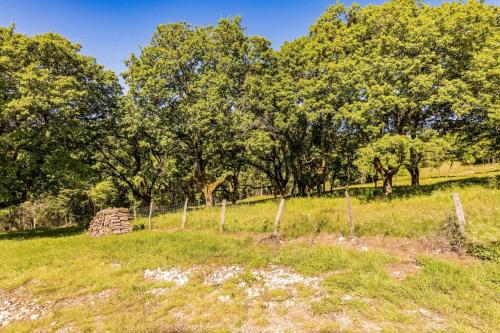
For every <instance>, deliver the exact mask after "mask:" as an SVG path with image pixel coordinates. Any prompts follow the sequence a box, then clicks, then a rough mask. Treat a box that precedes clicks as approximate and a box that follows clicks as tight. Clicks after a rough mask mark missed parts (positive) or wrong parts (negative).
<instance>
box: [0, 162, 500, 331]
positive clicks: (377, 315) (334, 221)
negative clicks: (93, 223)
mask: <svg viewBox="0 0 500 333" xmlns="http://www.w3.org/2000/svg"><path fill="white" fill-rule="evenodd" d="M457 170H458V171H457ZM470 170H472V171H473V172H474V173H470V172H469V171H470ZM425 172H426V173H427V174H426V176H427V177H428V178H426V179H423V186H422V189H420V190H419V191H417V192H414V191H412V190H411V189H409V188H407V187H404V186H403V184H401V185H402V186H401V187H399V188H397V189H396V193H395V198H393V199H391V200H389V201H386V200H383V199H379V198H378V196H377V195H375V194H373V193H372V192H373V191H372V190H371V189H370V188H367V187H365V188H363V187H360V188H354V189H352V202H353V213H354V218H355V223H356V233H357V235H358V236H363V237H361V238H360V243H359V244H358V245H357V246H350V244H351V242H349V241H348V240H344V241H336V242H332V243H328V242H319V241H318V242H309V241H308V239H309V238H310V237H312V236H315V235H317V236H318V239H319V238H320V236H323V237H332V238H333V239H340V238H338V237H340V235H341V234H345V233H346V231H347V229H346V225H345V224H346V223H345V201H344V199H343V197H340V196H339V194H335V193H334V194H331V195H327V196H322V197H314V198H300V199H299V198H297V199H291V200H288V201H287V203H286V207H285V211H284V214H283V220H282V228H281V233H282V235H283V239H284V241H282V242H281V243H276V242H270V241H265V242H260V241H259V238H261V237H262V236H263V235H262V234H261V233H262V232H268V231H270V229H271V228H272V226H271V224H272V221H273V218H274V213H275V210H276V206H277V204H276V202H275V201H272V200H271V201H265V202H261V203H255V204H249V205H248V206H241V207H236V208H228V210H227V213H226V225H227V232H225V233H224V234H219V233H218V220H219V213H220V211H219V208H213V209H207V210H200V211H197V212H191V213H190V214H189V216H188V224H187V228H186V230H183V231H180V230H178V226H179V224H180V215H179V214H169V215H165V216H160V217H156V218H155V219H154V220H153V226H154V227H155V229H153V230H143V231H136V232H133V233H130V234H126V235H119V236H106V237H101V238H91V237H89V236H88V235H87V234H86V233H84V232H83V231H82V230H81V229H79V228H77V227H73V228H66V229H53V230H43V229H39V230H35V231H27V232H15V233H3V234H0V316H2V315H5V314H2V311H10V312H13V311H20V312H21V313H22V310H21V309H22V308H23V307H25V308H27V309H28V310H29V311H31V312H29V311H28V314H27V315H24V317H23V315H21V316H20V318H19V320H10V322H9V323H8V324H4V326H3V327H2V326H1V325H2V319H1V317H0V331H2V332H3V331H5V332H33V331H35V332H381V331H383V332H401V331H407V332H435V331H437V332H439V331H448V332H498V331H500V324H499V322H498V318H500V301H499V298H498V295H499V293H500V287H499V286H500V273H499V272H500V262H499V261H498V260H478V259H475V258H472V257H471V256H467V255H464V256H458V255H452V254H450V253H449V254H445V253H434V252H424V251H413V252H412V251H410V252H411V253H410V252H408V253H407V252H405V249H406V248H398V249H397V251H392V250H391V249H390V248H389V247H387V249H385V247H384V246H387V245H388V244H389V243H390V241H395V240H398V241H399V242H400V243H404V244H406V243H408V242H409V243H411V244H420V243H419V242H420V240H421V238H423V237H428V236H430V235H433V234H435V233H438V232H439V231H440V230H441V227H442V225H443V224H444V221H445V220H446V218H447V217H448V216H450V215H452V214H453V204H452V202H451V199H450V193H451V191H457V192H459V193H460V196H461V198H462V203H463V205H464V210H465V214H466V218H467V222H468V224H467V232H468V241H469V242H479V243H483V244H493V242H494V241H496V240H498V237H499V229H500V228H499V224H500V221H499V218H498V216H499V206H500V195H499V194H500V193H499V190H498V187H497V186H496V185H495V184H494V181H493V178H492V177H491V176H495V175H497V174H498V167H497V166H494V165H493V166H492V165H489V166H481V167H476V168H469V170H467V168H466V167H461V166H459V167H457V169H452V172H451V173H449V174H448V175H445V176H446V177H442V176H439V177H438V176H436V173H437V172H438V171H434V173H433V172H431V171H428V170H425ZM460 173H462V174H461V175H460ZM437 180H439V181H437ZM398 181H401V182H403V181H404V179H398ZM139 222H140V223H142V222H144V221H139ZM301 236H307V237H301ZM297 237H298V238H299V239H296V238H297ZM365 238H366V240H367V241H368V240H372V241H373V240H379V239H381V240H384V243H383V244H381V246H378V247H377V246H372V245H371V244H373V243H363V242H362V241H361V240H362V239H365ZM386 241H387V242H388V243H387V244H386V243H385V242H386ZM412 242H413V243H412ZM362 245H363V246H362ZM365 245H366V246H365ZM408 251H409V250H408ZM231 267H232V268H231ZM235 267H237V268H235ZM157 268H161V269H162V271H169V270H171V269H172V268H176V270H177V271H179V272H181V273H182V274H184V275H185V276H188V277H189V279H188V281H187V282H186V283H185V284H180V285H176V284H175V283H174V282H172V281H158V280H155V279H150V278H145V271H146V270H148V269H149V270H156V269H157ZM229 268H231V269H233V270H234V269H237V270H238V274H235V275H234V276H230V277H229V278H227V279H224V281H222V282H221V283H220V284H217V285H211V284H207V283H205V282H206V281H207V277H209V276H212V275H213V274H219V275H221V274H220V273H221V272H224V270H225V269H229ZM259 272H260V273H259ZM276 272H278V273H276ZM280 272H281V273H280ZM283 272H285V273H283ZM256 273H258V274H262V276H268V275H271V276H272V277H273V279H274V280H272V282H273V283H275V284H278V287H276V286H275V285H271V286H268V285H267V284H266V283H267V282H268V281H267V282H266V279H265V278H264V279H262V278H261V277H260V276H261V275H258V274H256ZM266 274H267V275H266ZM273 274H274V275H273ZM310 280H311V281H315V282H314V283H309V284H308V283H307V281H310ZM288 281H292V282H293V283H289V284H287V283H288ZM280 283H281V285H280ZM273 286H274V287H273ZM255 290H256V291H258V293H257V294H256V295H253V294H252V293H253V292H254V291H255ZM251 294H252V295H251ZM5 301H8V302H11V303H13V304H17V305H16V306H15V307H14V305H12V306H10V308H9V307H8V306H6V305H4V302H5ZM2 306H3V307H4V308H7V309H8V310H3V309H2ZM32 313H36V314H37V315H36V318H35V317H31V316H33V314H32Z"/></svg>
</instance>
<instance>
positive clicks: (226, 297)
mask: <svg viewBox="0 0 500 333" xmlns="http://www.w3.org/2000/svg"><path fill="white" fill-rule="evenodd" d="M217 299H218V300H219V301H220V302H222V303H226V302H228V301H229V300H230V299H231V296H229V295H222V296H219V297H217Z"/></svg>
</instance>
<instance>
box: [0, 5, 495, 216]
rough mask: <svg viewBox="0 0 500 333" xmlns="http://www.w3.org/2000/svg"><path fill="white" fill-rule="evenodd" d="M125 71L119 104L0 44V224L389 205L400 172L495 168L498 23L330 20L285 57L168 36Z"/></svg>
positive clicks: (58, 56) (63, 56)
mask: <svg viewBox="0 0 500 333" xmlns="http://www.w3.org/2000/svg"><path fill="white" fill-rule="evenodd" d="M297 14H298V15H300V13H297ZM126 66H127V70H126V72H125V73H123V74H122V75H123V77H124V79H125V82H126V84H127V87H128V89H127V90H126V92H124V91H123V90H122V88H121V86H120V85H119V83H118V77H117V75H116V74H115V73H113V72H111V71H108V70H105V69H104V68H103V67H102V66H101V65H99V64H97V63H96V61H95V59H94V58H91V57H88V56H84V55H82V54H81V53H80V46H79V45H77V44H74V43H71V42H70V41H68V40H67V39H65V38H63V37H61V36H60V35H57V34H54V33H46V34H43V35H36V36H33V37H29V36H26V35H23V34H20V33H16V32H15V28H14V26H11V27H0V208H9V209H10V210H11V211H13V209H14V208H16V209H18V210H19V209H21V210H22V214H24V216H28V217H29V218H33V217H35V216H36V215H37V214H45V215H43V216H42V217H41V218H40V219H42V220H43V219H45V220H46V221H53V220H59V221H60V220H61V219H62V216H64V219H65V220H67V219H70V220H71V219H74V216H76V215H84V214H88V213H91V212H93V210H94V209H97V208H101V207H105V206H129V205H135V206H137V205H147V204H149V202H151V201H158V202H162V203H163V204H168V203H174V202H182V201H183V200H184V198H186V197H189V198H191V199H192V200H195V199H200V198H202V199H204V200H205V201H206V203H207V205H209V206H210V205H211V204H212V203H213V201H214V198H215V197H218V198H227V199H229V200H233V201H235V200H237V199H239V198H242V197H244V196H247V195H249V194H250V193H254V192H255V191H256V190H259V189H261V188H264V189H266V191H271V192H272V193H274V194H276V195H287V194H294V195H307V194H308V193H311V192H313V191H314V192H316V191H319V192H321V191H325V190H329V188H330V187H331V186H333V185H334V184H341V185H344V184H348V183H356V182H360V181H366V180H367V179H369V180H374V179H380V180H381V183H382V189H383V193H384V194H385V195H390V193H391V192H392V178H393V176H394V175H395V174H397V173H398V172H399V171H400V170H407V171H408V172H409V174H410V175H411V179H412V184H413V185H414V186H418V184H419V169H420V168H421V167H424V166H433V165H439V164H441V163H442V162H443V161H444V160H451V161H461V162H464V163H475V162H478V161H481V162H483V161H495V160H496V159H498V157H499V151H500V149H499V147H500V129H499V126H500V103H499V92H500V15H499V7H498V6H494V5H487V4H485V3H482V2H478V1H468V2H466V3H460V2H452V3H443V4H442V5H439V6H429V5H427V4H425V3H422V2H421V1H413V0H394V1H390V2H387V3H385V4H382V5H370V6H366V7H360V6H357V5H353V6H352V7H350V8H346V7H344V6H343V5H341V4H338V5H333V6H330V7H329V8H328V9H327V10H326V12H325V13H323V14H322V15H321V16H320V17H319V18H318V20H317V22H316V23H314V24H313V25H312V26H311V27H310V30H309V33H308V34H307V35H306V36H303V37H300V38H297V39H296V40H294V41H291V42H287V43H285V44H284V45H283V46H282V47H281V49H280V50H273V49H272V48H271V45H270V42H269V41H268V40H266V39H265V38H263V37H259V36H248V35H247V34H246V33H245V29H244V28H243V27H242V25H241V19H240V18H239V17H235V18H229V19H221V20H220V21H219V22H218V24H217V25H216V26H206V27H198V26H197V27H194V26H191V25H189V24H188V23H174V24H165V25H160V26H158V27H157V29H156V31H155V32H154V33H153V36H152V38H151V41H150V43H149V44H148V45H146V46H144V47H143V48H142V49H141V52H140V54H137V55H136V54H132V55H131V56H130V57H129V58H128V60H126ZM4 212H5V210H4ZM20 221H22V219H20ZM20 223H21V222H20ZM47 223H48V222H47Z"/></svg>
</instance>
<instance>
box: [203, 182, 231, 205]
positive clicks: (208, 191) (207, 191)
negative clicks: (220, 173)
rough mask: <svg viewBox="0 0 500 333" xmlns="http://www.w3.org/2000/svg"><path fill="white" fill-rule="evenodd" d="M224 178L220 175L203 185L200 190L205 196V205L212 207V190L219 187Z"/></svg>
mask: <svg viewBox="0 0 500 333" xmlns="http://www.w3.org/2000/svg"><path fill="white" fill-rule="evenodd" d="M225 180H226V177H220V178H219V179H217V180H216V181H215V182H213V183H212V184H206V185H204V186H203V188H202V189H201V192H202V193H203V196H204V197H205V201H206V204H207V207H212V206H213V205H214V192H215V191H216V190H217V188H219V186H220V185H222V183H224V181H225Z"/></svg>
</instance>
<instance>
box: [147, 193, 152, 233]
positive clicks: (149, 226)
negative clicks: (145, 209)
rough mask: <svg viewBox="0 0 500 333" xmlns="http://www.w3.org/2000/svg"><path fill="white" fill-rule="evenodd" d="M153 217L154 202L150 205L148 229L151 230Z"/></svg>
mask: <svg viewBox="0 0 500 333" xmlns="http://www.w3.org/2000/svg"><path fill="white" fill-rule="evenodd" d="M152 215H153V200H151V202H150V203H149V218H148V228H149V230H151V216H152Z"/></svg>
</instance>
